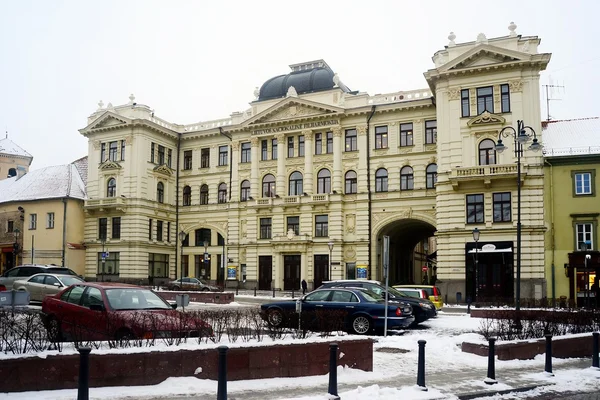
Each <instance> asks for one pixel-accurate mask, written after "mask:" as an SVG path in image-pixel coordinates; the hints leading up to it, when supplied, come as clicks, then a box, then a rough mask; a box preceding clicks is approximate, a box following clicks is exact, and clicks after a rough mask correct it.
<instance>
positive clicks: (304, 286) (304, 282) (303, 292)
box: [302, 279, 308, 296]
mask: <svg viewBox="0 0 600 400" xmlns="http://www.w3.org/2000/svg"><path fill="white" fill-rule="evenodd" d="M307 287H308V285H307V284H306V281H305V280H304V279H302V295H303V296H304V295H305V294H306V288H307Z"/></svg>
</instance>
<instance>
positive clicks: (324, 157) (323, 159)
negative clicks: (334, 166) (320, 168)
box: [313, 154, 333, 163]
mask: <svg viewBox="0 0 600 400" xmlns="http://www.w3.org/2000/svg"><path fill="white" fill-rule="evenodd" d="M332 157H333V154H317V155H315V156H313V163H323V162H326V161H329V160H331V159H332Z"/></svg>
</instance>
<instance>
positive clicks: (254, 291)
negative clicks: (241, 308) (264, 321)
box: [254, 286, 256, 297]
mask: <svg viewBox="0 0 600 400" xmlns="http://www.w3.org/2000/svg"><path fill="white" fill-rule="evenodd" d="M254 297H256V286H254Z"/></svg>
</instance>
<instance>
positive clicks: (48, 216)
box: [46, 212, 54, 229]
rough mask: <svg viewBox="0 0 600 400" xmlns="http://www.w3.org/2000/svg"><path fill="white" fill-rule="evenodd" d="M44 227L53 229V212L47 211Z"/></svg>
mask: <svg viewBox="0 0 600 400" xmlns="http://www.w3.org/2000/svg"><path fill="white" fill-rule="evenodd" d="M46 228H47V229H54V213H53V212H49V213H48V214H46Z"/></svg>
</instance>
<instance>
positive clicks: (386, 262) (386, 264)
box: [383, 235, 390, 337]
mask: <svg viewBox="0 0 600 400" xmlns="http://www.w3.org/2000/svg"><path fill="white" fill-rule="evenodd" d="M389 269H390V237H389V236H387V235H386V236H384V237H383V274H384V276H385V310H384V314H385V315H384V320H383V336H384V337H387V327H388V312H389V311H388V304H389V283H390V281H389V272H390V271H389Z"/></svg>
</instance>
